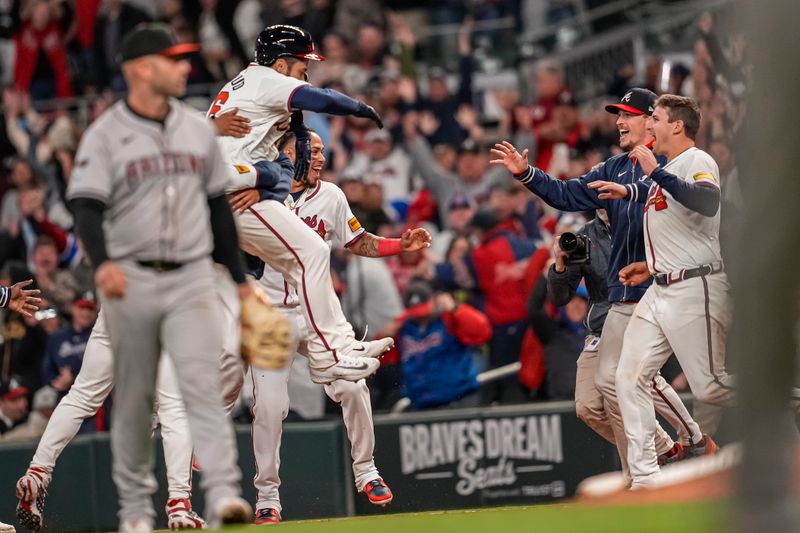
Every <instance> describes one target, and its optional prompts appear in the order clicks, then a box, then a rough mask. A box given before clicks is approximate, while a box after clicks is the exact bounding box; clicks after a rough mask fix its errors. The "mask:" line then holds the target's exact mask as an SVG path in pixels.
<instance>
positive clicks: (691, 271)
mask: <svg viewBox="0 0 800 533" xmlns="http://www.w3.org/2000/svg"><path fill="white" fill-rule="evenodd" d="M723 269H724V267H723V265H722V261H715V262H713V263H708V264H707V265H700V266H699V267H696V268H687V269H684V270H679V271H677V272H669V273H667V274H655V275H654V276H653V279H654V280H655V282H656V284H657V285H664V286H666V285H672V284H673V283H677V282H679V281H683V280H685V279H691V278H699V277H700V276H710V275H711V274H717V273H719V272H722V271H723Z"/></svg>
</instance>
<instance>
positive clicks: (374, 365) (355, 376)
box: [309, 357, 381, 385]
mask: <svg viewBox="0 0 800 533" xmlns="http://www.w3.org/2000/svg"><path fill="white" fill-rule="evenodd" d="M380 366H381V362H380V361H378V360H377V359H374V358H371V357H340V358H339V361H338V362H337V363H336V364H335V365H333V366H329V367H328V368H326V369H324V370H317V369H314V368H311V369H309V370H310V373H311V381H313V382H314V383H318V384H320V385H324V384H326V383H332V382H333V381H336V380H337V379H344V380H347V381H358V380H360V379H365V378H368V377H370V376H371V375H372V374H374V373H375V372H377V370H378V368H379V367H380Z"/></svg>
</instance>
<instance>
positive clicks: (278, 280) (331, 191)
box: [259, 180, 366, 307]
mask: <svg viewBox="0 0 800 533" xmlns="http://www.w3.org/2000/svg"><path fill="white" fill-rule="evenodd" d="M285 203H286V206H287V207H288V208H289V209H291V210H292V211H293V212H294V213H295V214H297V216H299V217H300V218H301V219H302V220H303V221H304V222H305V223H306V224H308V226H309V227H310V228H311V229H313V230H314V231H315V232H316V233H317V234H318V235H319V236H320V237H322V239H323V240H324V241H325V242H327V243H328V246H330V247H336V248H346V247H348V246H351V245H352V244H353V243H354V242H356V241H357V240H358V239H360V238H361V237H363V236H364V234H365V233H366V230H365V229H364V228H363V227H362V226H361V223H360V222H358V219H357V218H356V217H355V215H353V211H352V210H351V209H350V205H349V204H348V203H347V198H346V197H345V195H344V193H343V192H342V190H341V189H340V188H339V187H337V186H336V185H334V184H333V183H329V182H326V181H322V180H319V181H318V182H317V185H316V186H315V187H313V188H311V189H306V190H305V191H303V193H302V194H301V195H300V196H299V197H298V198H297V200H295V199H294V198H292V196H291V195H290V196H289V197H288V198H286V202H285ZM259 284H260V285H261V286H262V287H263V288H264V290H265V291H266V293H267V296H268V297H269V300H270V302H271V303H272V304H273V305H277V306H281V307H295V306H297V305H299V301H298V299H297V293H296V292H295V290H294V288H293V287H292V286H291V285H289V284H288V283H287V282H286V281H285V280H284V279H283V275H282V274H281V273H280V272H277V271H275V270H273V269H271V268H270V267H269V265H267V266H266V267H265V269H264V275H263V276H261V279H260V280H259Z"/></svg>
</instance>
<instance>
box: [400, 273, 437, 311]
mask: <svg viewBox="0 0 800 533" xmlns="http://www.w3.org/2000/svg"><path fill="white" fill-rule="evenodd" d="M431 298H433V287H432V286H431V284H430V283H428V282H427V281H425V280H421V279H415V280H413V281H411V282H410V283H409V284H408V286H407V287H406V290H405V291H404V292H403V305H405V306H406V307H407V308H408V307H416V306H418V305H420V304H424V303H425V302H428V301H430V299H431Z"/></svg>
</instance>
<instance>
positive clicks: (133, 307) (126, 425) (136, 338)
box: [102, 259, 241, 524]
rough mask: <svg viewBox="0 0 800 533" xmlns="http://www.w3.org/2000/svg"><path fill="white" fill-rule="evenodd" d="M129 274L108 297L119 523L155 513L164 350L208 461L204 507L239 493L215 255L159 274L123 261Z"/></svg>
mask: <svg viewBox="0 0 800 533" xmlns="http://www.w3.org/2000/svg"><path fill="white" fill-rule="evenodd" d="M119 264H120V266H121V268H122V270H123V271H124V273H125V276H126V278H127V289H126V295H125V297H124V298H122V299H106V298H104V299H103V300H102V304H103V306H104V312H105V313H106V319H107V325H108V330H109V335H110V337H111V346H112V351H113V353H114V382H115V383H116V396H115V402H114V410H113V425H112V429H111V450H112V454H113V477H114V483H115V484H116V486H117V491H118V493H119V502H120V511H119V517H120V521H125V520H145V521H149V522H150V523H151V524H152V522H153V520H154V517H155V511H154V509H153V502H152V495H153V493H154V492H155V490H156V482H155V478H154V476H153V454H152V451H153V450H152V443H151V440H150V433H151V416H152V412H153V400H154V394H155V383H156V374H157V369H158V361H159V357H160V355H161V351H162V348H163V349H164V350H166V351H167V352H169V354H170V355H171V357H172V360H173V362H174V364H175V368H176V374H177V377H178V385H179V388H180V391H181V395H182V396H183V399H184V403H185V405H186V411H187V418H188V421H189V430H190V433H191V436H192V442H193V443H194V448H195V455H196V456H197V459H198V461H199V463H200V464H201V465H203V476H202V481H201V486H202V487H203V489H204V490H205V493H206V509H208V512H209V513H213V510H214V508H215V504H216V503H217V502H218V501H219V499H220V498H225V497H231V496H239V494H240V486H239V482H240V478H241V473H240V472H239V468H238V466H237V462H236V461H237V456H236V446H235V440H234V433H233V426H232V423H231V421H230V420H229V419H228V418H227V416H226V414H225V411H224V409H223V406H222V393H221V383H220V368H219V355H220V353H221V352H222V329H221V322H222V317H221V310H220V307H219V299H218V297H217V291H216V289H215V286H214V272H213V268H212V263H211V260H210V259H202V260H199V261H195V262H192V263H188V264H185V265H183V266H182V267H181V268H178V269H176V270H172V271H169V272H156V271H155V270H152V269H149V268H143V267H140V266H139V265H138V264H136V263H134V262H131V261H122V262H120V263H119Z"/></svg>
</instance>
